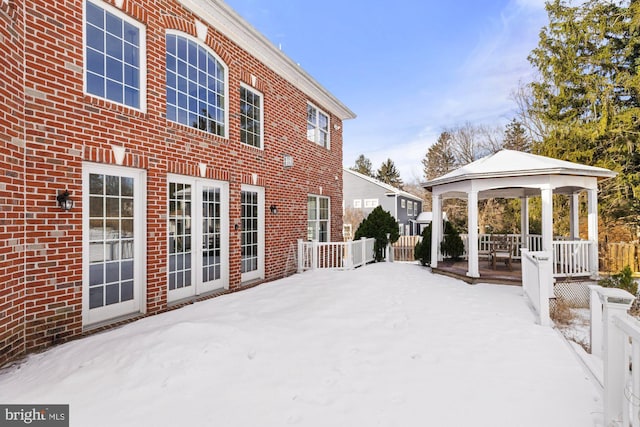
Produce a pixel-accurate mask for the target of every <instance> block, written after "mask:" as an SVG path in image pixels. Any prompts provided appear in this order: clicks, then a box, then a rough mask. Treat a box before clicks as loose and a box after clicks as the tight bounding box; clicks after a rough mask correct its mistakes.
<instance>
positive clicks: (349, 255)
mask: <svg viewBox="0 0 640 427" xmlns="http://www.w3.org/2000/svg"><path fill="white" fill-rule="evenodd" d="M345 252H346V254H345V258H346V260H343V263H344V268H346V269H348V270H351V269H352V268H353V240H347V244H346V245H345ZM345 261H346V262H345Z"/></svg>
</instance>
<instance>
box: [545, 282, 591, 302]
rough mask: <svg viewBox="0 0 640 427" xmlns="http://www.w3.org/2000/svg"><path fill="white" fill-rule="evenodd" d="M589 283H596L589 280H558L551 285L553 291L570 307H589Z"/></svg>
mask: <svg viewBox="0 0 640 427" xmlns="http://www.w3.org/2000/svg"><path fill="white" fill-rule="evenodd" d="M589 285H597V283H596V282H594V281H591V280H589V281H580V282H578V281H571V282H558V283H556V284H555V285H554V286H553V293H554V294H555V296H556V298H558V299H562V300H564V301H565V302H566V303H567V304H568V305H569V306H571V307H576V308H589Z"/></svg>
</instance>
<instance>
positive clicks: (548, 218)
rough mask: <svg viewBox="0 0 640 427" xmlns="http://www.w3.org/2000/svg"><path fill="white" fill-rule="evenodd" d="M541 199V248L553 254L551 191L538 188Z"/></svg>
mask: <svg viewBox="0 0 640 427" xmlns="http://www.w3.org/2000/svg"><path fill="white" fill-rule="evenodd" d="M540 197H541V199H542V248H541V249H542V250H543V251H548V252H550V253H552V254H553V191H552V190H551V188H543V189H541V190H540Z"/></svg>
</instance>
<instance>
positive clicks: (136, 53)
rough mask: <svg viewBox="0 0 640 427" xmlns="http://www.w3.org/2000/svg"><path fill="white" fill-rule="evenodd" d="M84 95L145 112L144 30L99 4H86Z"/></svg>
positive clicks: (120, 13)
mask: <svg viewBox="0 0 640 427" xmlns="http://www.w3.org/2000/svg"><path fill="white" fill-rule="evenodd" d="M84 30H85V31H84V55H85V56H84V57H85V69H84V73H85V74H84V76H85V82H84V83H85V92H86V93H88V94H90V95H93V96H97V97H100V98H104V99H107V100H109V101H112V102H117V103H119V104H123V105H126V106H128V107H131V108H136V109H139V110H144V109H145V108H146V105H145V83H144V82H145V80H146V77H145V74H146V71H145V68H146V62H145V54H144V44H145V27H144V26H143V25H142V24H141V23H139V22H136V21H135V20H133V19H132V18H130V17H129V16H127V15H125V14H123V13H122V12H120V11H119V10H117V9H115V8H113V7H111V6H109V5H107V4H103V3H101V2H97V1H93V0H87V1H86V2H85V28H84Z"/></svg>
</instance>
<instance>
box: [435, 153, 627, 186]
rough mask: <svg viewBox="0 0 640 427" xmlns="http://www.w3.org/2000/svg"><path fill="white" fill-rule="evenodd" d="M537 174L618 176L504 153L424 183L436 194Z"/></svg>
mask: <svg viewBox="0 0 640 427" xmlns="http://www.w3.org/2000/svg"><path fill="white" fill-rule="evenodd" d="M533 175H572V176H589V177H596V178H598V179H606V178H613V177H615V176H616V175H617V174H616V173H615V172H612V171H610V170H609V169H605V168H599V167H594V166H586V165H581V164H579V163H572V162H567V161H565V160H558V159H553V158H551V157H544V156H538V155H535V154H530V153H523V152H521V151H514V150H501V151H498V152H497V153H495V154H492V155H490V156H487V157H483V158H482V159H479V160H476V161H475V162H472V163H469V164H468V165H465V166H463V167H461V168H458V169H456V170H454V171H451V172H449V173H447V174H445V175H442V176H441V177H438V178H435V179H432V180H431V181H427V182H425V183H424V185H423V186H424V188H426V189H427V190H429V191H432V189H433V187H434V186H437V185H442V184H450V183H454V182H460V181H468V180H472V179H484V178H509V177H522V176H533Z"/></svg>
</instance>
